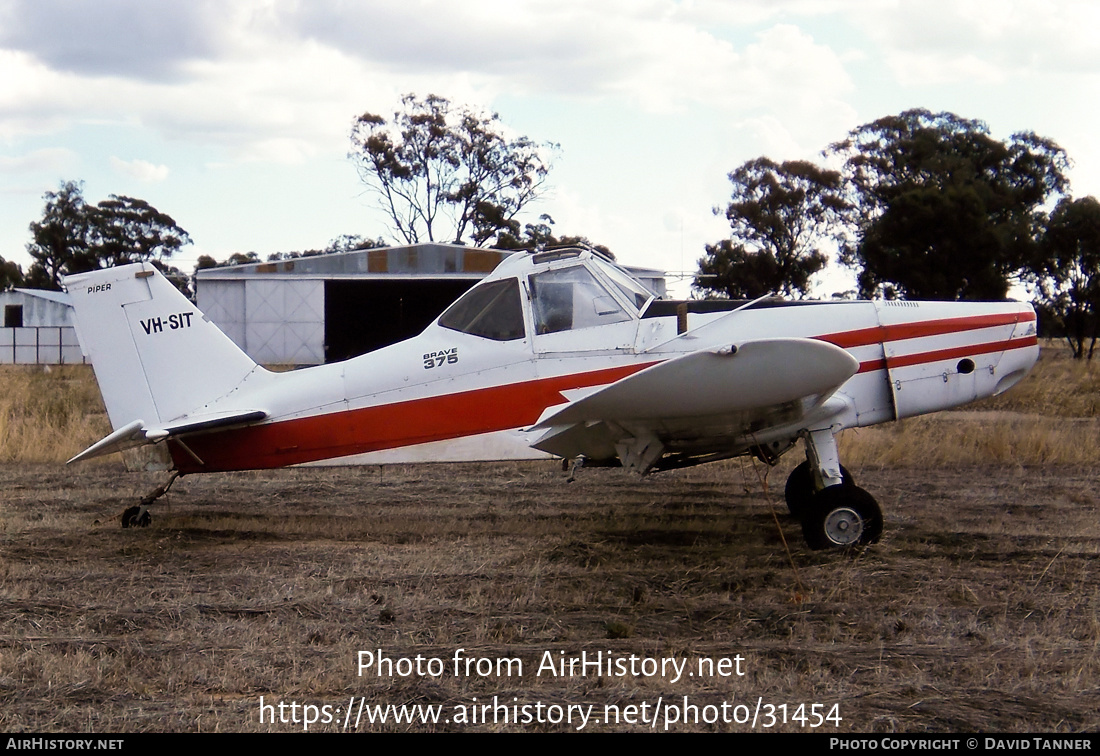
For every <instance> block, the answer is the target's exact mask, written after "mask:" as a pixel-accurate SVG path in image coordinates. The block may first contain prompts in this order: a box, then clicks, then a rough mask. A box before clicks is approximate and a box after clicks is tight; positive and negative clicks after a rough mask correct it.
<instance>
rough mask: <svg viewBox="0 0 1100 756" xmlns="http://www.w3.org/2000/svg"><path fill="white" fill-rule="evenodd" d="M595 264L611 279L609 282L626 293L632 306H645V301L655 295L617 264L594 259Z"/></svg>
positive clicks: (639, 307) (640, 307)
mask: <svg viewBox="0 0 1100 756" xmlns="http://www.w3.org/2000/svg"><path fill="white" fill-rule="evenodd" d="M595 262H596V265H597V266H599V269H600V272H601V273H603V274H604V275H606V276H607V277H608V278H610V279H611V282H612V283H614V284H615V286H617V287H618V288H619V290H620V291H621V292H622V293H623V294H625V295H626V298H627V299H628V300H630V301H631V302H633V303H634V306H635V307H637V308H638V309H639V310H641V309H642V308H643V307H645V304H646V302H648V301H649V300H650V299H653V298H654V297H656V296H657V295H656V294H654V293H653V292H652V291H650V290H649V289H647V288H646V287H645V286H644V285H642V284H641V283H640V282H639V281H637V280H636V279H635V278H634V277H632V276H630V275H629V274H627V273H626V272H625V271H624V270H623V269H622V268H620V267H619V266H618V265H612V264H611V263H608V262H605V261H604V260H596V261H595Z"/></svg>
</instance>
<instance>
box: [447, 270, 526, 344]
mask: <svg viewBox="0 0 1100 756" xmlns="http://www.w3.org/2000/svg"><path fill="white" fill-rule="evenodd" d="M439 325H441V326H443V327H444V328H450V329H451V330H452V331H461V332H462V333H468V334H471V335H472V336H481V337H482V338H486V339H492V340H493V341H514V340H515V339H522V338H523V336H524V328H523V305H522V302H521V300H520V294H519V281H517V280H516V279H514V278H505V279H502V280H500V281H490V282H489V283H484V284H481V285H480V286H475V287H474V288H472V289H470V290H469V291H468V292H466V293H465V294H463V295H462V296H461V297H460V298H459V300H458V301H457V302H455V303H454V304H453V305H451V306H450V307H448V308H447V310H446V312H444V313H443V314H442V315H440V316H439Z"/></svg>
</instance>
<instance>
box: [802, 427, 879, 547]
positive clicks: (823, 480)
mask: <svg viewBox="0 0 1100 756" xmlns="http://www.w3.org/2000/svg"><path fill="white" fill-rule="evenodd" d="M803 440H804V441H805V443H806V461H805V462H803V463H802V464H800V465H799V466H798V467H796V468H795V469H794V470H793V471H792V472H791V475H790V477H789V478H787V487H786V489H785V491H784V494H785V498H786V499H787V508H788V509H789V510H790V512H791V514H792V515H793V516H795V517H797V518H799V519H800V520H801V521H802V537H803V538H805V539H806V545H808V546H809V547H810V548H811V549H815V550H816V549H830V548H845V547H848V546H863V545H866V544H871V543H874V542H875V541H877V540H878V539H879V537H880V536H881V535H882V510H881V509H880V508H879V505H878V502H876V501H875V499H874V497H873V496H871V494H869V493H867V492H866V491H864V490H863V489H862V488H860V487H859V486H857V485H856V484H855V481H854V479H853V478H852V476H851V475H850V474H849V473H848V471H847V470H846V469H844V467H843V466H842V465H841V464H840V461H839V459H838V458H837V450H836V437H835V436H834V435H833V432H832V429H824V430H817V431H810V432H808V433H806V434H805V435H804V437H803Z"/></svg>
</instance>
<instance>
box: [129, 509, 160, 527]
mask: <svg viewBox="0 0 1100 756" xmlns="http://www.w3.org/2000/svg"><path fill="white" fill-rule="evenodd" d="M152 520H153V518H152V516H151V515H150V514H149V510H148V509H146V508H145V507H142V506H133V507H130V508H129V509H127V510H126V511H125V512H123V513H122V527H124V528H147V527H149V523H150V522H152Z"/></svg>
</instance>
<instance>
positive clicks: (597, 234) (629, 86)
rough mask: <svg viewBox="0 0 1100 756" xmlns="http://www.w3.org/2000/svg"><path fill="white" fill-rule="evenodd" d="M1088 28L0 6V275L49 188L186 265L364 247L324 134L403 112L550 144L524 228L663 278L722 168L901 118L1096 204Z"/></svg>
mask: <svg viewBox="0 0 1100 756" xmlns="http://www.w3.org/2000/svg"><path fill="white" fill-rule="evenodd" d="M1098 28H1100V3H1097V2H1095V0H1034V1H1025V0H1020V1H1019V2H1014V1H1013V0H695V1H692V0H682V1H680V2H677V1H675V0H546V1H543V0H530V1H526V2H525V1H522V0H519V1H516V0H512V1H509V2H505V1H504V0H499V1H498V0H465V1H464V2H461V3H459V2H454V1H444V0H359V1H355V0H232V2H230V0H187V1H186V2H182V1H177V0H172V1H168V0H165V1H163V2H158V1H154V0H95V1H94V2H91V1H90V0H89V1H81V0H0V256H2V257H4V258H7V259H10V260H15V261H17V262H19V263H21V264H22V265H24V267H26V265H27V264H28V263H29V259H30V258H29V257H28V256H27V254H26V251H25V246H26V244H27V242H28V241H29V238H30V237H29V233H28V231H27V225H28V224H29V223H30V222H31V221H33V220H36V219H37V218H39V217H41V214H42V208H43V199H42V195H43V193H44V192H46V191H50V190H54V189H56V188H57V186H58V184H59V183H60V182H61V181H63V180H83V181H84V182H85V188H84V195H85V198H86V199H87V200H88V201H90V202H98V201H100V200H102V199H105V198H106V197H107V195H109V194H123V195H130V196H133V197H139V198H142V199H145V200H147V201H149V202H151V203H152V204H153V205H155V206H156V207H157V208H158V209H160V210H162V211H164V212H167V213H168V214H170V215H171V216H173V217H174V218H175V220H176V221H177V223H178V224H179V225H180V226H182V227H183V228H184V229H186V230H187V231H188V232H190V234H191V236H192V239H193V240H194V244H193V245H192V246H190V247H187V248H185V250H184V252H183V253H182V255H181V256H180V257H179V258H178V259H179V260H180V263H179V264H180V267H183V268H184V269H189V268H190V267H191V266H192V265H193V263H194V261H195V259H197V257H198V256H199V255H200V254H209V255H212V256H214V257H216V258H218V259H224V258H225V257H228V256H229V255H230V254H232V253H233V252H248V251H256V252H258V253H259V254H260V255H261V256H264V257H266V255H268V254H270V253H272V252H277V251H288V250H300V249H309V248H318V247H324V246H326V245H327V244H328V243H329V242H330V241H331V240H332V239H334V238H336V237H338V236H340V235H341V234H361V235H363V236H368V237H376V236H380V235H382V236H384V235H387V234H388V227H387V224H386V222H385V218H384V216H382V215H381V214H380V213H379V212H378V211H377V210H376V209H375V208H374V205H373V203H374V199H373V196H372V195H371V194H369V193H367V192H366V191H365V187H364V186H363V184H362V183H361V181H360V180H359V177H358V175H357V173H356V171H355V167H354V165H353V164H352V163H351V162H350V161H349V160H348V158H347V152H348V146H349V141H348V134H349V131H350V127H351V123H352V119H353V118H354V116H356V115H358V114H360V113H363V112H367V111H369V112H374V113H382V114H390V113H392V112H393V111H394V110H395V109H396V107H397V105H398V103H399V100H400V96H401V95H402V94H404V93H408V92H412V93H417V94H419V95H426V94H428V93H434V94H438V95H442V96H445V97H448V98H450V99H451V100H452V101H454V102H456V103H461V104H469V105H472V106H476V107H481V108H485V109H489V110H492V111H495V112H497V113H499V114H500V116H501V119H502V120H503V122H504V124H505V125H506V126H507V128H508V129H509V130H510V131H511V132H512V133H514V134H516V135H521V134H522V135H525V136H528V137H530V138H531V139H534V140H536V141H540V142H541V141H552V142H556V143H558V144H560V145H561V150H560V153H559V154H558V155H557V158H556V159H555V163H554V168H553V171H552V173H551V183H552V188H551V191H550V193H549V194H548V196H547V197H546V198H545V199H544V200H542V201H541V202H539V203H538V204H537V205H535V206H532V209H531V212H530V215H529V216H528V218H526V220H535V219H536V218H537V216H538V215H539V214H541V213H549V214H550V215H551V216H553V218H554V220H555V221H556V226H555V228H556V230H557V231H558V232H559V233H569V234H583V235H586V236H588V237H589V238H590V239H592V240H593V241H595V242H598V243H602V244H606V245H608V246H609V247H611V249H612V250H613V251H614V252H615V253H616V254H617V255H618V256H619V258H620V259H621V260H623V261H624V262H627V263H629V264H635V265H647V266H651V267H658V268H662V269H666V270H683V269H693V268H694V266H695V260H696V259H697V258H698V257H699V256H700V255H701V254H702V252H703V245H704V244H706V243H708V242H714V241H716V240H718V239H721V238H723V237H724V236H725V235H726V234H727V232H728V227H727V226H726V225H725V224H724V223H723V221H722V219H721V218H716V217H715V216H714V215H713V214H712V212H711V210H712V208H713V207H714V206H716V205H723V204H724V203H725V202H726V201H727V200H728V195H729V188H728V187H729V184H728V180H727V179H726V174H727V173H729V172H730V171H731V170H733V169H734V168H736V167H737V166H738V165H740V164H741V163H743V162H745V161H747V160H751V159H753V158H756V157H758V156H761V155H766V156H768V157H771V158H772V159H774V160H777V161H780V160H789V159H810V160H817V161H820V160H822V157H821V151H822V150H823V149H824V148H825V147H827V146H828V145H829V144H830V143H831V142H835V141H837V140H840V139H842V138H843V137H844V136H845V135H846V134H847V132H848V131H849V130H851V129H852V128H854V127H856V126H859V125H860V124H863V123H867V122H869V121H873V120H875V119H877V118H879V117H882V116H885V115H890V114H895V113H898V112H901V111H903V110H906V109H909V108H914V107H922V108H927V109H930V110H934V111H940V110H947V111H951V112H954V113H957V114H959V115H960V116H964V117H966V118H977V119H981V120H984V121H985V122H986V123H988V124H989V126H990V129H991V131H992V134H993V136H994V137H997V138H1007V137H1008V136H1009V135H1010V134H1012V133H1015V132H1019V131H1034V132H1036V133H1038V134H1040V135H1042V136H1045V137H1049V138H1051V139H1054V140H1055V141H1056V142H1058V143H1059V144H1061V145H1062V147H1064V148H1065V149H1066V150H1067V152H1068V153H1069V155H1070V157H1071V159H1072V160H1073V161H1074V168H1073V169H1072V171H1071V174H1070V176H1071V180H1072V182H1073V183H1072V193H1073V194H1074V195H1075V196H1084V195H1088V194H1093V195H1100V146H1098V143H1097V142H1098V140H1097V137H1096V121H1097V115H1098V113H1097V111H1098V110H1100V108H1098V105H1097V103H1098V102H1100V45H1098V44H1097V43H1096V40H1095V34H1096V30H1097V29H1098ZM828 285H830V282H829V281H826V282H825V283H823V284H822V286H823V287H825V286H828ZM821 293H827V292H825V291H822V292H821Z"/></svg>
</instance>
